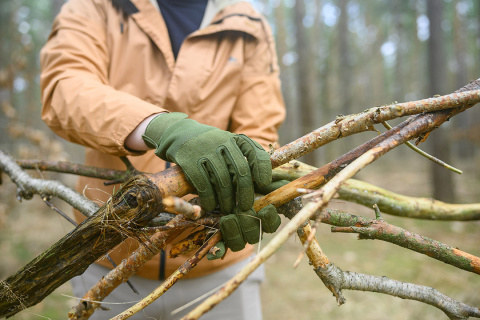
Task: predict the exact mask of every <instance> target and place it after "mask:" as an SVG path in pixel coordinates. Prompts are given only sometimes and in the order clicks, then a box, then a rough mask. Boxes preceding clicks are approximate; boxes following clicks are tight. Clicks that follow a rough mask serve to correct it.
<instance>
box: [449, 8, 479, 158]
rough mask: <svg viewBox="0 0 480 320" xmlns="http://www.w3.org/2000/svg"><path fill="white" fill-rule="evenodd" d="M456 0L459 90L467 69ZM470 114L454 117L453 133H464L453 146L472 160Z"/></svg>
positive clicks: (455, 21)
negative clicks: (469, 136)
mask: <svg viewBox="0 0 480 320" xmlns="http://www.w3.org/2000/svg"><path fill="white" fill-rule="evenodd" d="M458 2H459V1H458V0H456V1H455V2H454V3H455V6H454V10H453V43H454V50H455V64H456V69H455V87H458V88H461V87H462V86H464V85H465V83H468V81H469V79H468V69H467V52H466V50H467V48H466V43H465V41H466V39H465V36H466V34H465V28H464V27H463V21H462V19H461V18H460V16H459V12H457V10H456V7H457V5H458ZM472 111H473V110H472ZM472 118H473V117H472V115H471V113H466V112H462V113H461V114H459V115H458V116H456V117H455V121H453V123H454V124H455V132H457V133H464V134H460V136H459V138H458V141H456V142H455V146H456V147H457V148H458V155H459V156H460V157H461V158H464V159H465V158H468V159H471V158H473V154H474V152H473V151H474V146H473V144H472V141H471V140H470V139H469V138H468V136H467V135H468V130H469V129H470V126H471V125H472V124H473V123H472Z"/></svg>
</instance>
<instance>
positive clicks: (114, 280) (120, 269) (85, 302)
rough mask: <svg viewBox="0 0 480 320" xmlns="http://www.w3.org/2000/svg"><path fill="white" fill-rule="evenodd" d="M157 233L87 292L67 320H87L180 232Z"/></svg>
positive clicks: (173, 220)
mask: <svg viewBox="0 0 480 320" xmlns="http://www.w3.org/2000/svg"><path fill="white" fill-rule="evenodd" d="M182 219H183V216H182V215H178V216H176V217H175V218H173V219H172V221H171V222H169V223H168V224H167V225H169V224H175V223H176V222H179V221H181V220H182ZM172 231H173V230H169V231H164V232H159V233H156V234H154V235H153V236H152V237H150V239H149V241H147V242H146V243H144V244H143V245H141V246H139V247H138V248H137V249H136V250H135V251H134V252H133V253H132V254H131V255H130V256H129V257H128V259H126V260H123V261H122V262H121V263H120V264H119V265H118V266H117V267H116V268H114V269H112V270H110V271H109V272H108V273H107V274H106V275H105V276H104V277H103V278H102V279H100V280H99V281H98V282H97V283H96V284H95V285H94V286H92V287H91V288H90V290H88V292H87V293H85V295H84V296H83V297H82V299H81V300H80V302H79V304H78V305H76V306H74V307H73V308H72V309H71V310H70V312H69V313H68V318H69V319H76V320H84V319H88V318H89V317H90V316H91V315H92V314H93V312H94V310H95V309H96V308H98V307H99V306H100V301H102V300H103V299H104V298H105V297H106V296H108V295H109V294H110V292H112V291H113V290H114V289H115V288H116V287H118V286H119V285H120V284H122V283H123V282H125V281H126V280H127V279H128V278H129V277H131V276H132V275H133V274H134V273H135V272H136V271H137V270H138V269H139V268H140V267H141V266H142V265H143V264H145V262H146V261H148V260H150V259H151V258H153V257H154V256H155V255H156V254H157V253H159V252H160V250H161V249H163V248H164V247H165V245H166V244H167V243H168V242H169V241H171V240H172V239H173V238H175V237H176V236H178V235H179V234H180V233H181V232H182V230H174V232H173V233H172Z"/></svg>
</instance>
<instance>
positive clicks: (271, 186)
mask: <svg viewBox="0 0 480 320" xmlns="http://www.w3.org/2000/svg"><path fill="white" fill-rule="evenodd" d="M288 183H290V181H288V180H278V181H273V182H272V183H270V184H269V185H266V186H259V185H255V192H257V193H260V194H269V193H270V192H272V191H275V190H277V189H278V188H281V187H283V186H284V185H286V184H288Z"/></svg>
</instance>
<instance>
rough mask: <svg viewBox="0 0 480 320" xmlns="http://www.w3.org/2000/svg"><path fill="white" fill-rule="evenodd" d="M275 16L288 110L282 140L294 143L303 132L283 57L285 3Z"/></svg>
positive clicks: (285, 46) (291, 83)
mask: <svg viewBox="0 0 480 320" xmlns="http://www.w3.org/2000/svg"><path fill="white" fill-rule="evenodd" d="M274 15H275V26H276V28H275V29H276V32H275V38H276V39H275V41H276V48H277V54H278V60H279V61H278V64H279V66H280V80H281V81H282V94H283V99H284V101H285V106H286V109H287V120H286V121H285V123H284V124H283V125H282V126H281V127H280V140H281V143H282V144H285V143H288V142H290V141H293V140H295V139H297V138H298V137H300V136H301V131H300V128H299V125H298V115H297V113H298V110H297V109H296V105H295V102H294V98H293V96H292V88H293V87H294V86H295V84H294V81H292V77H291V76H290V74H291V68H290V66H288V65H285V64H284V63H283V57H284V56H285V55H286V54H287V53H288V51H289V48H288V45H287V38H288V35H287V32H286V29H285V25H286V24H287V21H286V18H285V5H284V3H283V1H279V4H278V6H277V7H276V8H275V9H274Z"/></svg>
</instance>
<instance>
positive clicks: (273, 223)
mask: <svg viewBox="0 0 480 320" xmlns="http://www.w3.org/2000/svg"><path fill="white" fill-rule="evenodd" d="M258 217H259V218H260V219H261V220H262V230H263V231H264V232H266V233H273V232H275V231H277V229H278V227H279V226H280V223H281V222H282V221H281V219H280V216H279V215H278V212H277V208H275V207H274V206H273V205H272V204H269V205H268V206H266V207H264V208H262V209H260V211H258Z"/></svg>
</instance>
